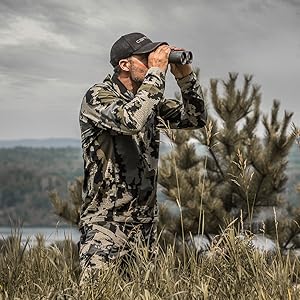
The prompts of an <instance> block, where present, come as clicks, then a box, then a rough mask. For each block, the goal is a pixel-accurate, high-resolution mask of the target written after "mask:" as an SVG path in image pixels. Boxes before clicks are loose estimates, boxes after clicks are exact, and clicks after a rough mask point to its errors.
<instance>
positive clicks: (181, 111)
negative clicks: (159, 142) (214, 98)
mask: <svg viewBox="0 0 300 300" xmlns="http://www.w3.org/2000/svg"><path fill="white" fill-rule="evenodd" d="M177 83H178V86H179V87H180V90H181V95H182V100H178V99H164V100H163V101H161V102H160V104H159V106H158V115H159V116H160V117H161V118H162V119H163V121H164V122H165V123H166V124H167V125H168V126H170V128H173V129H174V128H177V129H180V128H186V129H196V128H200V127H203V126H205V124H206V119H207V113H206V108H205V103H204V97H203V93H202V90H201V87H200V84H199V81H198V80H197V77H196V74H195V73H194V72H192V73H191V74H189V75H188V76H186V77H184V78H182V79H179V80H177Z"/></svg>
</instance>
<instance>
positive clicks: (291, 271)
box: [0, 227, 300, 300]
mask: <svg viewBox="0 0 300 300" xmlns="http://www.w3.org/2000/svg"><path fill="white" fill-rule="evenodd" d="M249 241H250V237H247V236H246V237H245V236H240V235H238V234H237V233H236V232H235V229H233V228H231V227H229V228H227V229H226V230H225V231H224V232H223V234H222V235H221V236H220V237H219V239H218V240H217V241H216V242H215V243H214V244H213V246H212V247H211V250H210V252H209V253H206V254H202V255H199V253H198V254H197V253H195V252H192V251H191V250H189V249H186V252H185V253H186V257H185V264H184V263H182V262H183V258H179V256H178V255H176V253H175V251H174V249H173V248H172V247H168V248H167V250H166V251H163V250H161V249H160V251H159V253H158V254H157V255H156V256H155V257H152V258H151V259H149V258H147V257H148V255H147V253H146V251H145V250H144V249H136V250H135V252H136V259H135V260H134V261H133V260H132V261H131V262H130V263H129V265H128V266H127V267H126V274H124V269H122V267H121V265H120V263H119V262H117V263H116V264H113V265H111V266H110V267H109V269H108V270H106V271H103V272H100V273H99V276H98V277H97V278H96V279H94V280H93V281H92V282H91V284H89V285H87V286H85V288H83V287H80V286H79V285H78V280H79V267H78V256H77V251H76V246H75V245H74V244H73V243H72V242H71V241H67V240H66V241H64V242H61V243H59V244H56V245H53V246H51V247H46V246H45V245H44V241H43V239H42V237H38V239H37V245H36V246H29V245H28V244H25V245H22V244H21V236H20V234H19V233H18V232H16V233H14V234H13V236H12V237H11V238H10V239H8V240H6V241H3V242H2V244H0V250H1V252H0V299H103V300H104V299H109V300H112V299H118V300H121V299H300V290H299V289H298V288H297V283H298V280H299V275H298V271H299V270H300V268H299V260H298V259H297V258H291V257H289V256H283V255H282V254H281V253H280V251H278V252H275V253H261V252H258V251H257V250H254V249H253V248H252V247H251V244H250V243H249Z"/></svg>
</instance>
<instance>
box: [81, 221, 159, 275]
mask: <svg viewBox="0 0 300 300" xmlns="http://www.w3.org/2000/svg"><path fill="white" fill-rule="evenodd" d="M81 233H82V235H81V238H80V249H79V258H80V265H81V268H82V274H83V275H82V276H83V277H86V276H88V275H89V274H91V273H93V271H94V270H97V269H98V270H99V269H106V268H107V267H108V263H109V262H113V261H115V260H116V259H117V258H119V257H124V256H128V255H130V253H131V252H132V249H133V248H134V247H135V246H136V245H141V246H146V247H147V248H148V250H149V251H150V252H155V251H156V247H155V241H156V234H157V226H156V223H145V224H142V223H141V224H126V223H117V222H107V223H100V224H97V225H96V224H91V225H86V226H84V227H83V228H81Z"/></svg>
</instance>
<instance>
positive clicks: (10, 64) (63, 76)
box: [0, 0, 300, 139]
mask: <svg viewBox="0 0 300 300" xmlns="http://www.w3.org/2000/svg"><path fill="white" fill-rule="evenodd" d="M134 31H138V32H143V33H145V34H146V35H147V36H149V37H150V38H151V39H152V40H153V41H167V42H169V43H170V44H172V45H176V46H179V47H184V48H186V49H190V50H192V51H193V53H194V66H195V67H200V69H201V83H202V85H203V86H204V87H207V86H208V83H209V79H210V78H223V79H224V78H226V77H227V73H228V72H229V71H235V72H239V74H240V75H242V74H244V73H247V74H253V75H254V81H255V82H256V83H257V84H259V85H261V92H262V109H263V111H264V112H268V111H269V110H270V107H271V105H272V102H273V99H279V100H280V101H281V109H282V111H283V110H284V109H286V110H288V111H291V112H294V119H293V121H294V122H295V123H296V124H299V123H300V122H299V118H300V97H299V88H300V0H227V1H222V0H218V1H217V0H190V1H174V0H173V1H161V0H160V1H158V0H151V1H141V0H136V1H129V0H124V1H123V0H113V1H101V0H94V1H92V0H81V1H80V0H68V1H67V0H64V1H61V0H58V1H56V0H55V1H54V0H36V1H30V0H18V1H17V0H0V91H1V94H0V105H1V110H0V139H19V138H48V137H74V138H79V134H80V133H79V124H78V112H79V107H80V103H81V99H82V97H83V95H84V93H85V92H86V90H87V89H88V88H89V87H90V86H91V85H93V84H94V83H96V82H99V81H102V80H103V78H104V77H105V76H106V74H107V73H111V70H112V68H111V66H110V64H109V51H110V47H111V45H112V44H113V43H114V41H115V40H116V39H118V38H119V37H120V36H121V35H122V34H126V33H129V32H134ZM175 90H176V85H175V83H174V80H173V79H172V78H171V76H168V81H167V90H166V95H167V96H169V97H172V96H173V94H174V91H175Z"/></svg>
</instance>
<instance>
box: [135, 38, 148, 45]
mask: <svg viewBox="0 0 300 300" xmlns="http://www.w3.org/2000/svg"><path fill="white" fill-rule="evenodd" d="M147 39H148V38H147V37H146V36H143V37H141V38H139V39H138V40H136V41H135V42H136V43H137V44H139V43H141V42H142V41H144V40H147Z"/></svg>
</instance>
